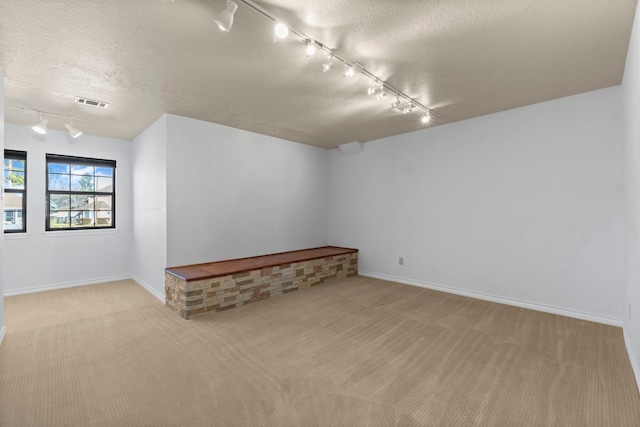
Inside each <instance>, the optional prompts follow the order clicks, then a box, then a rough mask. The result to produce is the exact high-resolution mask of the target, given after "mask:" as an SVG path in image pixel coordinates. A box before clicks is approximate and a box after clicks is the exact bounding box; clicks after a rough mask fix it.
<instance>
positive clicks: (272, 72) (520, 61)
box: [0, 0, 636, 148]
mask: <svg viewBox="0 0 640 427" xmlns="http://www.w3.org/2000/svg"><path fill="white" fill-rule="evenodd" d="M236 2H237V3H238V10H237V12H236V14H235V20H234V24H233V28H232V30H231V32H229V33H224V32H221V31H220V30H219V29H218V28H217V26H216V25H215V23H214V19H215V17H216V14H217V13H218V12H220V11H222V10H223V9H224V8H225V4H226V2H225V0H175V1H169V0H136V1H131V0H112V1H104V0H101V1H91V0H76V1H73V0H69V1H42V0H40V1H36V0H20V1H16V0H0V66H1V67H2V69H3V71H4V73H5V96H6V104H7V105H11V106H17V107H25V108H29V109H36V110H41V111H46V112H51V113H56V114H61V115H67V116H73V117H77V118H79V119H82V120H84V121H77V122H76V123H75V125H76V126H77V127H78V128H81V129H83V130H84V131H85V132H86V133H88V134H94V135H101V136H108V137H114V138H123V139H129V140H131V139H133V138H135V137H136V136H137V135H139V134H140V133H141V132H142V131H143V130H144V129H145V128H146V127H148V126H149V125H150V124H151V123H153V122H154V121H155V120H156V119H157V118H158V117H159V116H160V115H161V114H163V113H164V112H168V113H171V114H177V115H181V116H186V117H192V118H196V119H201V120H206V121H210V122H214V123H220V124H224V125H228V126H233V127H237V128H241V129H246V130H249V131H253V132H257V133H261V134H265V135H272V136H276V137H280V138H284V139H287V140H291V141H296V142H301V143H305V144H312V145H317V146H321V147H327V148H332V147H336V146H338V145H339V144H343V143H347V142H352V141H363V142H364V141H369V140H372V139H377V138H381V137H385V136H390V135H396V134H400V133H404V132H410V131H413V130H416V129H420V128H421V127H422V126H423V125H422V124H420V122H419V118H420V115H419V114H418V113H414V114H407V115H402V114H400V115H395V114H393V113H391V112H390V111H389V107H390V105H389V104H390V102H391V101H393V97H391V96H387V98H385V100H384V101H377V100H376V99H375V98H374V97H371V96H368V95H367V94H366V91H367V88H368V87H369V86H370V80H369V79H367V78H366V77H364V76H360V77H358V78H352V79H348V78H345V77H343V76H342V69H341V67H338V66H336V68H334V69H333V70H331V71H330V72H327V73H323V72H322V70H321V65H322V63H323V62H326V57H325V56H324V55H322V54H319V53H317V54H316V55H315V56H312V57H309V58H307V57H305V53H304V47H303V44H302V43H301V42H300V40H299V39H298V38H296V37H293V36H292V37H289V38H288V39H287V40H284V41H279V42H277V43H274V36H273V22H272V21H270V20H269V19H267V18H265V17H264V16H263V15H261V14H259V13H257V12H256V11H255V10H253V9H251V8H249V7H247V6H246V5H245V4H243V3H242V2H241V1H239V0H236ZM255 3H256V4H258V5H259V6H261V7H262V8H264V9H266V10H267V11H269V12H270V13H271V14H273V15H275V16H277V17H279V18H281V19H282V20H284V21H285V22H287V23H288V24H289V25H290V26H291V27H292V28H294V29H296V30H298V31H301V32H302V33H304V34H306V35H308V36H310V37H312V38H315V39H316V40H318V41H319V42H321V43H323V44H324V45H327V46H329V47H331V48H335V49H336V53H338V54H339V55H341V56H343V57H345V58H347V59H349V60H351V61H353V62H356V61H358V62H361V63H362V64H364V66H365V67H366V69H367V70H369V71H370V72H372V73H373V74H375V75H377V76H378V77H380V78H382V79H383V80H386V81H387V82H388V83H389V84H391V85H392V86H394V87H396V88H398V89H399V90H401V91H403V92H405V93H406V94H408V95H410V96H412V97H415V98H416V99H417V100H418V101H419V102H421V103H422V104H424V105H425V106H427V107H429V108H432V109H433V110H434V111H435V112H437V113H438V114H440V115H442V116H444V117H445V120H444V121H438V120H436V121H434V122H433V125H440V124H445V123H451V122H454V121H458V120H463V119H468V118H471V117H477V116H481V115H485V114H490V113H494V112H498V111H503V110H507V109H510V108H515V107H520V106H524V105H529V104H533V103H537V102H541V101H546V100H550V99H555V98H560V97H564V96H569V95H573V94H577V93H581V92H585V91H590V90H595V89H599V88H604V87H608V86H612V85H617V84H620V82H621V80H622V74H623V70H624V63H625V59H626V53H627V48H628V43H629V37H630V32H631V26H632V22H633V16H634V12H635V7H636V0H562V1H558V0H482V1H473V0H402V1H390V0H350V1H344V0H263V1H255ZM76 96H81V97H86V98H91V99H97V100H101V101H107V102H109V103H111V106H110V107H109V109H107V110H102V109H97V108H92V107H87V106H81V105H77V104H74V102H73V100H74V98H75V97H76ZM596 114H597V113H596ZM6 120H7V121H8V122H11V123H18V124H33V123H35V122H36V121H37V117H35V116H32V115H28V114H25V113H23V112H21V111H13V110H7V111H6ZM585 120H586V119H585ZM65 123H66V121H65V120H63V119H56V118H49V126H50V127H51V128H57V129H64V124H65ZM541 125H542V126H543V125H544V124H541Z"/></svg>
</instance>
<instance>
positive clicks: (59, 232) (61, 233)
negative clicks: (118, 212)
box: [44, 228, 118, 237]
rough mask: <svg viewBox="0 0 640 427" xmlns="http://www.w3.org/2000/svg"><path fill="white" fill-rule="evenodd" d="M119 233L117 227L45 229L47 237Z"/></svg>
mask: <svg viewBox="0 0 640 427" xmlns="http://www.w3.org/2000/svg"><path fill="white" fill-rule="evenodd" d="M116 233H118V229H117V228H109V229H105V230H101V229H92V230H55V231H54V230H52V231H45V232H44V236H45V237H72V236H96V235H103V234H116Z"/></svg>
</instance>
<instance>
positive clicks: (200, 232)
mask: <svg viewBox="0 0 640 427" xmlns="http://www.w3.org/2000/svg"><path fill="white" fill-rule="evenodd" d="M327 154H328V152H327V150H325V149H321V148H318V147H312V146H308V145H303V144H297V143H293V142H289V141H285V140H282V139H277V138H272V137H268V136H264V135H258V134H255V133H252V132H247V131H243V130H239V129H235V128H230V127H227V126H222V125H217V124H214V123H208V122H203V121H199V120H194V119H189V118H185V117H179V116H173V115H168V116H167V241H168V245H167V262H168V264H169V265H173V266H175V265H184V264H193V263H198V262H209V261H214V260H222V259H230V258H238V257H248V256H254V255H261V254H266V253H275V252H283V251H291V250H296V249H305V248H311V247H318V246H324V245H326V244H327V243H328V221H327V216H328V215H327V214H328V208H327V204H328V175H327V166H328V163H327Z"/></svg>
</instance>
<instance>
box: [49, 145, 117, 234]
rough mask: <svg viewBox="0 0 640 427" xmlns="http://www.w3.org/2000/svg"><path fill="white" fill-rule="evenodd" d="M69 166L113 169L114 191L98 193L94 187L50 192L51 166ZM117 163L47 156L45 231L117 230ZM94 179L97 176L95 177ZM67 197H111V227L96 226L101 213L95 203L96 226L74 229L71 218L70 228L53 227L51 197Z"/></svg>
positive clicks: (73, 157)
mask: <svg viewBox="0 0 640 427" xmlns="http://www.w3.org/2000/svg"><path fill="white" fill-rule="evenodd" d="M50 163H56V164H68V165H73V166H91V167H102V168H112V169H113V181H112V191H111V192H104V191H97V190H96V188H95V185H94V189H93V191H73V190H71V188H69V190H68V191H65V190H50V189H49V164H50ZM116 169H117V168H116V161H115V160H106V159H94V158H89V157H76V156H67V155H62V154H49V153H47V154H46V161H45V189H46V208H45V209H46V212H45V214H46V216H45V231H69V230H74V231H78V230H109V229H115V228H116ZM69 176H70V177H71V176H72V174H71V170H70V171H69ZM93 176H94V178H95V177H96V176H97V175H95V174H94V175H93ZM56 194H60V195H65V194H69V195H70V196H74V195H76V196H93V197H94V201H95V200H97V199H96V197H98V196H111V225H108V226H97V225H95V224H96V223H95V221H97V219H98V218H97V214H96V212H100V211H99V210H96V206H95V205H96V203H95V202H94V209H93V212H94V226H93V227H85V226H81V227H74V226H73V221H71V217H70V218H69V227H60V228H57V227H51V215H50V211H51V195H56ZM71 211H72V208H71V207H69V212H71Z"/></svg>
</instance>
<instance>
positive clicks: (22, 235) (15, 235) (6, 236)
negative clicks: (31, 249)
mask: <svg viewBox="0 0 640 427" xmlns="http://www.w3.org/2000/svg"><path fill="white" fill-rule="evenodd" d="M28 237H29V233H4V240H18V239H26V238H28Z"/></svg>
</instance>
